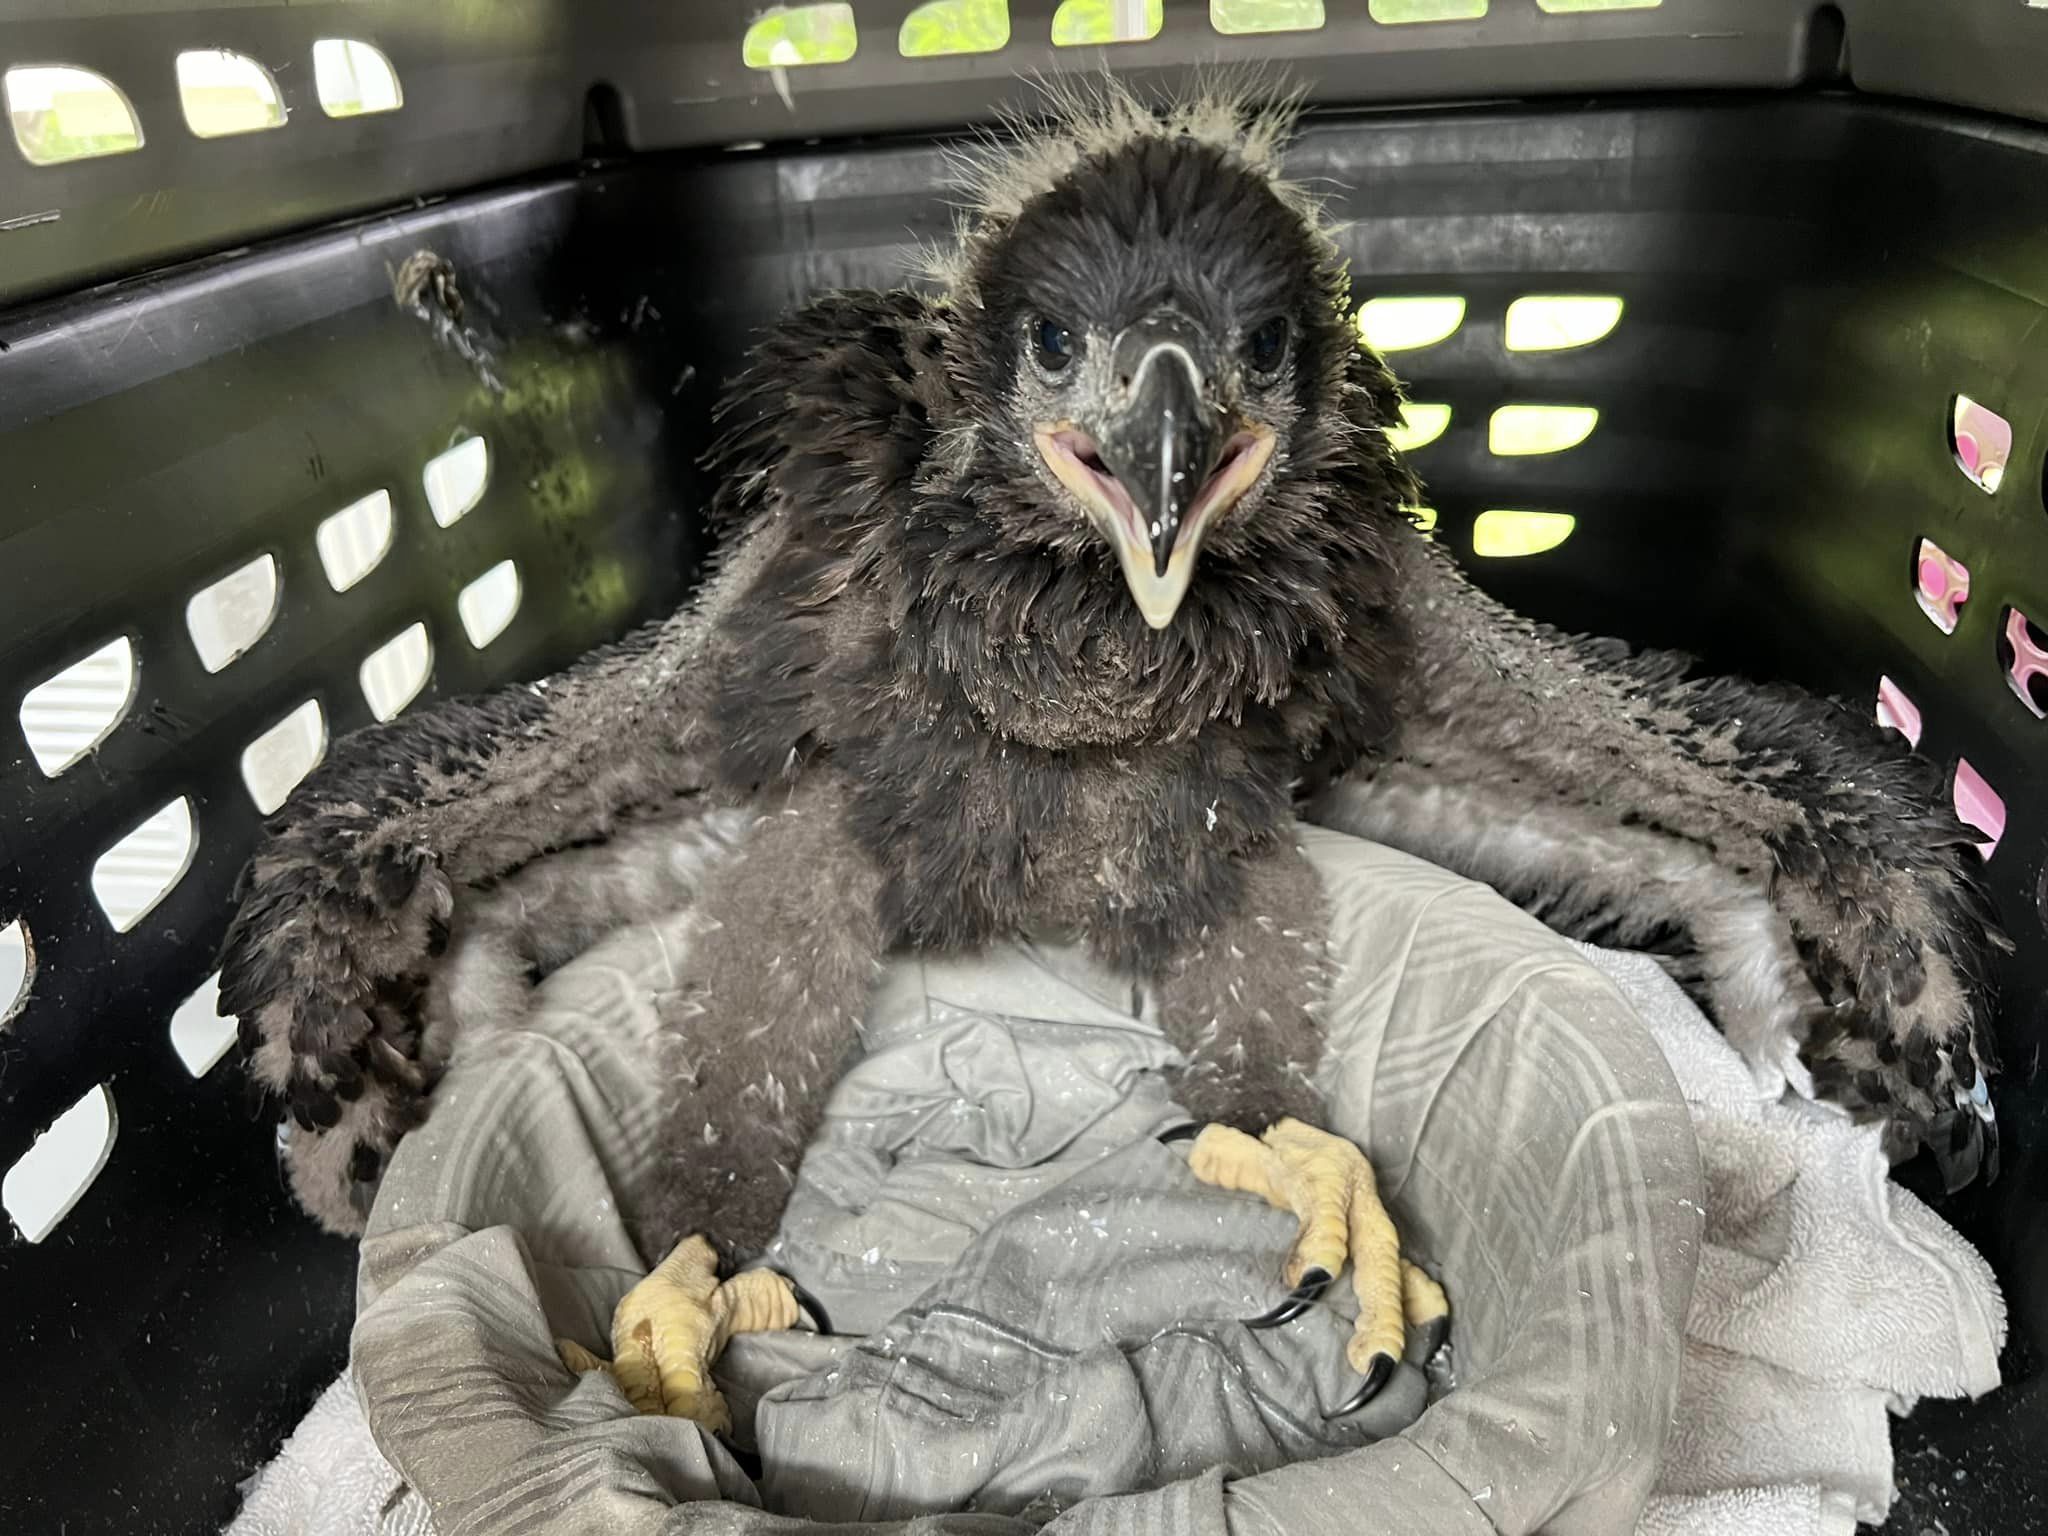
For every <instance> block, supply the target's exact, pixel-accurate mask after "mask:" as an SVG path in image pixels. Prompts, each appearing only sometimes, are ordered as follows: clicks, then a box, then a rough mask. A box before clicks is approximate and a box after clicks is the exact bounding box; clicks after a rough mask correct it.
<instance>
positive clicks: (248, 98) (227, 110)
mask: <svg viewBox="0 0 2048 1536" xmlns="http://www.w3.org/2000/svg"><path fill="white" fill-rule="evenodd" d="M178 103H179V105H180V106H182V107H183V108H184V109H185V126H186V127H187V128H190V129H191V130H192V132H193V133H194V134H195V135H197V136H198V137H199V138H202V139H224V138H229V137H231V136H233V135H235V134H238V133H261V132H263V131H264V130H265V129H268V128H282V127H283V126H284V119H285V112H284V97H282V96H281V95H279V94H278V89H277V81H276V80H274V79H272V78H271V74H270V71H269V70H267V69H265V68H264V67H263V66H262V65H261V64H258V63H257V62H256V61H255V60H254V59H252V58H250V57H249V56H248V55H247V54H243V53H230V52H228V51H227V50H226V49H225V48H195V49H192V50H191V51H189V52H186V53H181V54H179V55H178Z"/></svg>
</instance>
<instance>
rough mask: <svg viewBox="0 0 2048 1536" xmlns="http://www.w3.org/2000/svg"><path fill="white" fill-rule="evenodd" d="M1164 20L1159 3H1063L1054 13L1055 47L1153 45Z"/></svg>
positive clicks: (1066, 0) (1069, 0)
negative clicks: (1126, 44)
mask: <svg viewBox="0 0 2048 1536" xmlns="http://www.w3.org/2000/svg"><path fill="white" fill-rule="evenodd" d="M1165 20H1166V17H1165V14H1164V8H1163V7H1162V6H1161V4H1160V0H1061V4H1060V8H1059V9H1058V10H1056V11H1054V12H1053V13H1052V41H1053V46H1054V47H1056V48H1085V47H1089V46H1092V45H1094V44H1098V43H1144V42H1150V41H1151V40H1152V39H1153V38H1155V37H1157V36H1158V35H1159V28H1160V27H1161V26H1162V25H1163V24H1164V22H1165Z"/></svg>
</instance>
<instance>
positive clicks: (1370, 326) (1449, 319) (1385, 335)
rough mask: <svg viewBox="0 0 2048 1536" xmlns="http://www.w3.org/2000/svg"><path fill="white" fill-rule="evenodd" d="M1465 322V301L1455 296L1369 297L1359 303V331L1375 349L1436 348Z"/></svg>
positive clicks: (1390, 350) (1377, 350)
mask: <svg viewBox="0 0 2048 1536" xmlns="http://www.w3.org/2000/svg"><path fill="white" fill-rule="evenodd" d="M1464 323H1465V301H1464V300H1463V299H1461V298H1457V297H1454V296H1449V295H1446V296H1441V297H1438V296H1427V297H1424V296H1416V297H1409V298H1391V299H1367V300H1366V301H1365V302H1364V303H1363V304H1361V305H1359V306H1358V334H1359V337H1360V338H1361V339H1362V340H1363V341H1364V342H1365V344H1366V345H1367V346H1368V347H1370V348H1372V350H1373V351H1375V352H1412V351H1414V350H1415V349H1416V348H1418V347H1433V346H1435V345H1436V344H1437V343H1438V342H1440V341H1442V340H1444V338H1446V337H1447V336H1449V335H1450V334H1451V333H1452V332H1454V331H1456V330H1457V328H1458V327H1459V326H1461V325H1463V324H1464Z"/></svg>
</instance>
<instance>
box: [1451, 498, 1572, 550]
mask: <svg viewBox="0 0 2048 1536" xmlns="http://www.w3.org/2000/svg"><path fill="white" fill-rule="evenodd" d="M1578 522H1579V520H1578V519H1577V518H1576V517H1574V516H1572V514H1571V513H1569V512H1519V511H1512V510H1509V509H1507V508H1496V509H1494V510H1492V511H1488V512H1482V513H1480V514H1479V516H1477V517H1476V518H1474V519H1473V520H1472V553H1473V554H1475V555H1482V556H1484V557H1485V558H1486V559H1489V560H1510V559H1514V558H1516V557H1518V556H1521V555H1540V554H1542V553H1543V552H1544V551H1545V550H1547V549H1555V548H1557V546H1558V545H1560V544H1562V543H1563V542H1564V541H1565V540H1566V539H1568V538H1570V537H1571V536H1572V530H1573V529H1574V528H1576V527H1577V526H1578Z"/></svg>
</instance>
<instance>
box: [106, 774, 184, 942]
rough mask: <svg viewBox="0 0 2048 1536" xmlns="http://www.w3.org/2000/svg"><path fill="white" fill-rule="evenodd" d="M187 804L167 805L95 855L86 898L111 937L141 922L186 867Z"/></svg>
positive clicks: (168, 892) (178, 801)
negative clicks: (104, 918) (103, 916)
mask: <svg viewBox="0 0 2048 1536" xmlns="http://www.w3.org/2000/svg"><path fill="white" fill-rule="evenodd" d="M193 847H194V839H193V836H192V804H191V802H190V801H189V800H186V799H183V798H182V797H181V798H179V799H176V800H173V801H172V802H171V803H170V804H169V805H167V806H165V807H164V808H163V809H162V810H160V811H158V812H157V813H156V814H155V815H154V816H152V817H150V818H149V820H147V821H145V822H144V823H143V824H142V825H141V826H139V827H137V828H136V829H135V830H134V831H133V832H130V833H129V834H128V835H127V836H126V837H124V838H122V839H121V840H120V841H119V842H118V843H116V844H114V846H113V847H111V848H109V849H108V850H107V851H106V852H105V853H103V854H101V855H100V856H99V860H98V862H97V863H95V864H94V865H93V867H92V893H93V896H94V897H95V898H96V899H97V900H98V901H99V904H100V910H101V911H102V912H104V913H106V914H107V921H108V922H110V923H112V924H113V925H114V931H115V932H116V933H126V932H127V931H128V930H129V929H131V928H133V927H134V926H135V925H136V924H137V923H139V922H141V921H142V920H143V919H144V918H145V917H147V916H148V915H149V914H150V912H151V911H152V910H153V909H154V908H155V906H156V904H157V903H158V902H160V901H162V900H163V899H164V897H166V896H168V895H170V893H171V889H172V887H173V886H175V885H176V884H177V883H178V882H179V881H180V880H182V879H183V878H184V877H185V871H186V870H187V869H188V868H190V867H191V863H192V849H193Z"/></svg>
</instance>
